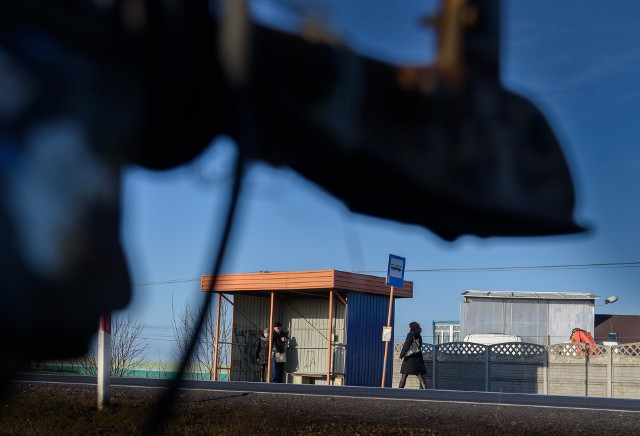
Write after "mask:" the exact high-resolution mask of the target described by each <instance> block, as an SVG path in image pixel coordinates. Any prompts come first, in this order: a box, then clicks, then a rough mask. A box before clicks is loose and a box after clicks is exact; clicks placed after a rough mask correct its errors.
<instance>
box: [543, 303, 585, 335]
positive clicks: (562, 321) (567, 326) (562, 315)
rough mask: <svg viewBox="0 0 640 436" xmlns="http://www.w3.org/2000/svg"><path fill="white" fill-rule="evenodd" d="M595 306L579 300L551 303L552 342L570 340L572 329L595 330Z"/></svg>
mask: <svg viewBox="0 0 640 436" xmlns="http://www.w3.org/2000/svg"><path fill="white" fill-rule="evenodd" d="M594 321H595V320H594V307H593V306H591V305H590V304H580V303H578V302H567V303H564V304H560V303H557V302H554V303H550V304H549V336H550V337H551V343H552V344H557V343H559V342H568V341H569V336H570V335H571V331H572V330H573V329H574V328H576V327H577V328H581V329H584V330H587V331H589V332H593V331H594Z"/></svg>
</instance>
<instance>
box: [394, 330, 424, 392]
mask: <svg viewBox="0 0 640 436" xmlns="http://www.w3.org/2000/svg"><path fill="white" fill-rule="evenodd" d="M420 333H422V328H421V327H420V324H418V323H417V322H415V321H414V322H412V323H410V324H409V333H408V334H407V339H405V341H404V345H403V346H402V351H400V359H402V367H401V368H400V374H402V378H401V379H400V386H398V387H400V388H403V387H404V385H405V383H406V382H407V376H408V375H409V374H415V375H416V376H417V377H418V380H419V381H420V389H426V388H427V384H426V382H425V381H424V375H425V374H426V373H427V368H426V367H425V366H424V360H423V359H422V350H421V347H422V336H421V335H420ZM414 340H415V341H417V342H418V350H420V351H418V352H417V353H414V354H411V352H409V349H410V348H411V344H412V343H413V341H414Z"/></svg>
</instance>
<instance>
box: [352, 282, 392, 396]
mask: <svg viewBox="0 0 640 436" xmlns="http://www.w3.org/2000/svg"><path fill="white" fill-rule="evenodd" d="M348 298H349V300H348V309H347V350H346V359H345V375H344V377H345V380H344V381H345V384H346V385H349V386H374V387H379V386H380V384H381V382H382V366H383V360H384V342H382V327H383V326H385V325H387V315H388V311H389V297H388V296H384V295H373V294H365V293H362V292H349V295H348ZM394 313H395V301H394V304H393V308H392V311H391V325H393V317H394V316H393V315H394ZM392 373H393V342H391V343H389V351H388V354H387V372H386V374H385V386H388V387H391V381H392V376H393V374H392Z"/></svg>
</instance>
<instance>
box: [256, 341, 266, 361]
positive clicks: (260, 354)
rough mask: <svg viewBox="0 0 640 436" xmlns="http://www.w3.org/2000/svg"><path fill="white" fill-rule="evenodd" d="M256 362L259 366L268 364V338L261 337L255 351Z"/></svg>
mask: <svg viewBox="0 0 640 436" xmlns="http://www.w3.org/2000/svg"><path fill="white" fill-rule="evenodd" d="M256 360H257V361H258V363H259V364H260V365H267V364H268V363H269V337H266V338H265V337H264V336H261V337H260V340H259V341H258V349H257V350H256Z"/></svg>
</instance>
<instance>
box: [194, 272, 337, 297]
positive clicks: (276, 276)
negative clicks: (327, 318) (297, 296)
mask: <svg viewBox="0 0 640 436" xmlns="http://www.w3.org/2000/svg"><path fill="white" fill-rule="evenodd" d="M211 277H212V276H211V275H203V276H202V278H201V281H200V289H201V290H203V291H206V290H207V289H209V286H210V284H211ZM332 286H333V270H318V271H293V272H269V273H250V274H222V275H220V276H218V280H216V289H215V290H216V291H224V292H227V291H229V292H231V291H271V290H274V291H284V290H288V289H329V288H331V287H332Z"/></svg>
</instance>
